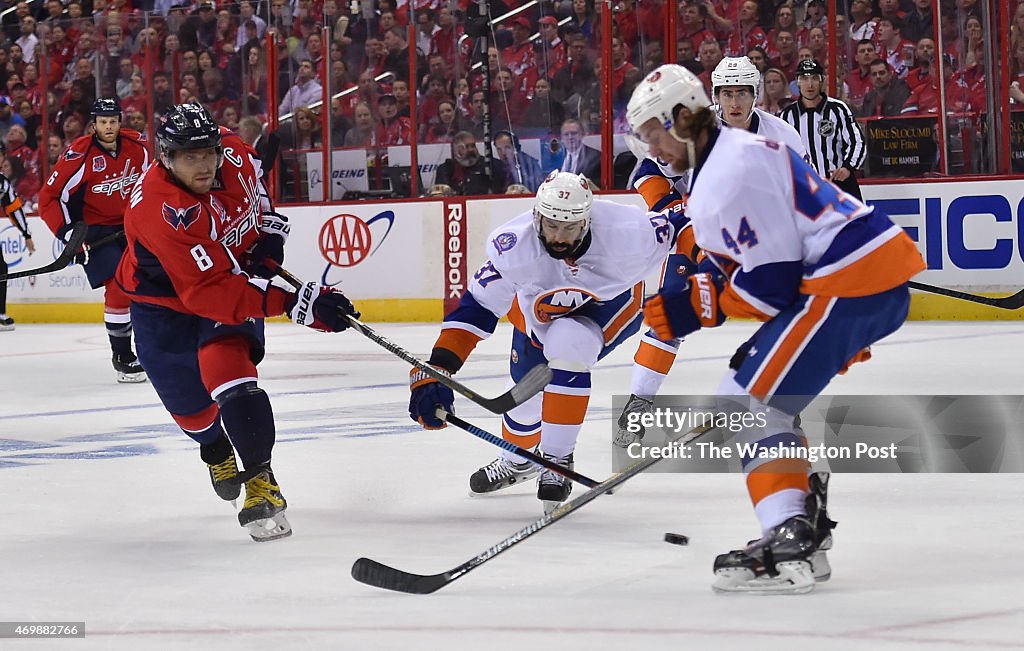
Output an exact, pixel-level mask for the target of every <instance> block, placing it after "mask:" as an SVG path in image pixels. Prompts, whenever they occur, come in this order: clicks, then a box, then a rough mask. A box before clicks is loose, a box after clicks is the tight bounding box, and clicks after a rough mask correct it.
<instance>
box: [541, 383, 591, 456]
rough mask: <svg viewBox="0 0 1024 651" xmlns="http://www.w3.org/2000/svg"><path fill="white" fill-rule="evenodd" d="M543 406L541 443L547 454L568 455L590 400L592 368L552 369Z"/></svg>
mask: <svg viewBox="0 0 1024 651" xmlns="http://www.w3.org/2000/svg"><path fill="white" fill-rule="evenodd" d="M552 371H553V375H552V378H551V383H550V384H548V386H547V388H546V389H544V406H543V407H542V409H541V420H542V424H541V443H540V447H541V450H543V451H544V452H545V453H546V454H549V455H553V456H556V457H565V456H568V455H569V453H571V452H572V451H573V449H574V448H575V447H576V437H577V436H578V435H579V433H580V428H581V427H582V426H583V418H584V416H586V414H587V404H588V403H589V402H590V372H589V371H567V370H563V369H552Z"/></svg>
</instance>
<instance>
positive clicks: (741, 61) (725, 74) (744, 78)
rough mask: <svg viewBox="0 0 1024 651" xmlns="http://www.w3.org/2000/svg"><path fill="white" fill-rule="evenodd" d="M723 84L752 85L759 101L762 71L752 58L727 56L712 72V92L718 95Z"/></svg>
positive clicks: (755, 99)
mask: <svg viewBox="0 0 1024 651" xmlns="http://www.w3.org/2000/svg"><path fill="white" fill-rule="evenodd" d="M722 86H750V87H751V89H752V91H753V93H754V101H757V91H758V88H760V86H761V72H760V71H759V70H758V69H757V66H755V65H754V64H753V63H752V62H751V61H750V59H748V58H747V57H745V56H742V57H725V58H724V59H722V60H721V61H720V62H719V63H718V65H717V66H716V67H715V69H714V70H713V71H712V72H711V92H712V94H714V95H715V96H717V95H718V89H719V88H721V87H722Z"/></svg>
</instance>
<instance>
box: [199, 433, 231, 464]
mask: <svg viewBox="0 0 1024 651" xmlns="http://www.w3.org/2000/svg"><path fill="white" fill-rule="evenodd" d="M218 429H220V428H219V427H218ZM231 451H232V448H231V441H229V440H228V437H226V436H224V430H220V436H218V437H217V440H215V441H213V442H212V443H207V444H205V445H201V446H199V456H200V457H202V459H203V461H204V462H205V463H208V464H210V465H211V466H216V465H217V464H220V463H224V460H225V459H227V458H228V457H229V456H231Z"/></svg>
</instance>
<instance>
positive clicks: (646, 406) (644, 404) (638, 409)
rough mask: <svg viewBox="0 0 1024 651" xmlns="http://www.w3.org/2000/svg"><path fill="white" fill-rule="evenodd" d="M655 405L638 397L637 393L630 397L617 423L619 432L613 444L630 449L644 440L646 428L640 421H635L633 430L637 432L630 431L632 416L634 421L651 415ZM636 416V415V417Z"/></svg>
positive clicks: (651, 401)
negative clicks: (641, 416)
mask: <svg viewBox="0 0 1024 651" xmlns="http://www.w3.org/2000/svg"><path fill="white" fill-rule="evenodd" d="M653 405H654V401H653V400H648V399H647V398H644V397H641V396H638V395H636V394H635V393H634V394H632V395H631V396H629V400H627V401H626V406H625V407H623V409H622V413H621V414H619V420H618V422H617V423H616V424H617V425H618V431H616V433H615V438H614V439H613V441H612V442H613V443H615V445H617V446H619V447H620V448H628V447H629V446H630V445H632V444H633V443H638V442H640V441H642V440H643V438H644V434H646V431H645V430H644V426H643V425H641V424H640V421H639V420H635V421H634V423H633V425H632V429H633V430H636V431H630V425H629V421H630V416H631V415H632V417H633V418H634V419H636V418H639V417H640V415H641V414H649V413H651V410H652V407H653ZM634 414H636V415H634Z"/></svg>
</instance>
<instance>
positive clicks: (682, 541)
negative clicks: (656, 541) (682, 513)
mask: <svg viewBox="0 0 1024 651" xmlns="http://www.w3.org/2000/svg"><path fill="white" fill-rule="evenodd" d="M665 542H667V543H672V544H673V545H689V544H690V539H689V538H687V537H686V536H684V535H683V534H681V533H667V534H665Z"/></svg>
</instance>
